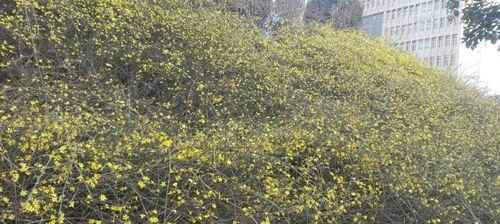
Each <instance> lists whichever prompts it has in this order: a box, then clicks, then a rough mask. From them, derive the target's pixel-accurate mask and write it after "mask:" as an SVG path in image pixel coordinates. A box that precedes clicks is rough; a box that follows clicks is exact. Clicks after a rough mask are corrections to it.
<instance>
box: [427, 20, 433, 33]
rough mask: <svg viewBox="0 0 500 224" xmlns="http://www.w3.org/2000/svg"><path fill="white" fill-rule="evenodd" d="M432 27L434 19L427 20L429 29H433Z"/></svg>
mask: <svg viewBox="0 0 500 224" xmlns="http://www.w3.org/2000/svg"><path fill="white" fill-rule="evenodd" d="M431 29H432V20H430V19H429V20H427V30H431Z"/></svg>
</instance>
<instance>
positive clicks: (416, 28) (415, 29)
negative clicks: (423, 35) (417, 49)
mask: <svg viewBox="0 0 500 224" xmlns="http://www.w3.org/2000/svg"><path fill="white" fill-rule="evenodd" d="M413 32H414V33H417V32H418V23H414V24H413Z"/></svg>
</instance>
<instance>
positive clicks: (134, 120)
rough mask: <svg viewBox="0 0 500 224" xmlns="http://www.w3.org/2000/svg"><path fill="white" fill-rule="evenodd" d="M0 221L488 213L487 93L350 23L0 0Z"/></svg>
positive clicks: (492, 155) (83, 0)
mask: <svg viewBox="0 0 500 224" xmlns="http://www.w3.org/2000/svg"><path fill="white" fill-rule="evenodd" d="M0 4H4V5H2V6H5V7H3V8H2V10H3V11H1V15H0V28H1V29H0V31H2V34H1V36H2V37H4V40H3V42H2V43H0V44H1V45H0V55H1V56H2V59H0V75H1V79H0V80H1V82H2V88H1V90H0V119H1V120H0V130H1V131H0V155H1V156H0V221H1V222H16V221H17V222H43V223H46V222H47V223H64V222H68V223H75V222H78V223H79V222H85V223H112V222H116V223H159V222H162V223H189V222H193V223H197V222H200V223H474V222H478V223H480V222H482V223H493V222H495V221H494V220H498V218H499V217H498V216H499V211H498V209H497V205H498V198H497V192H498V186H499V178H498V168H497V167H498V166H497V161H498V160H499V153H498V142H499V140H500V139H499V135H498V133H499V128H500V125H499V121H500V119H499V118H500V114H499V112H498V105H497V104H495V102H494V101H492V100H488V99H487V98H486V97H484V96H483V95H482V94H481V93H480V92H479V91H478V90H476V89H474V88H473V87H469V86H467V85H465V84H463V83H461V82H459V81H457V78H456V77H454V76H453V75H452V74H447V73H444V72H442V71H439V70H436V69H431V68H426V67H424V66H423V65H421V64H420V63H419V62H417V61H416V60H415V59H414V58H412V56H410V55H408V54H405V53H402V52H397V51H395V50H393V49H391V48H389V47H387V46H385V44H384V43H383V42H381V41H372V40H369V39H367V38H366V37H364V36H363V35H361V34H359V33H356V32H343V33H337V32H335V31H332V30H330V29H329V28H328V27H324V26H311V27H302V26H297V25H288V26H284V27H282V28H281V29H280V30H278V31H277V33H275V34H274V36H272V37H270V38H264V37H263V35H262V33H259V30H258V29H257V28H255V27H254V26H253V25H251V24H248V23H246V22H245V21H240V20H239V18H238V17H237V16H235V15H232V14H230V13H228V12H225V11H223V10H218V9H216V8H213V7H212V8H205V7H208V6H204V5H202V6H200V5H196V4H194V3H193V4H186V3H183V1H175V0H152V1H147V2H144V1H138V0H115V1H100V0H90V1H89V0H72V1H67V0H63V1H60V0H58V1H55V0H24V1H20V0H19V1H17V0H15V1H14V0H8V1H5V3H0Z"/></svg>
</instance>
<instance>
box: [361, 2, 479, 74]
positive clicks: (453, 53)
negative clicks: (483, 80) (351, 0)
mask: <svg viewBox="0 0 500 224" xmlns="http://www.w3.org/2000/svg"><path fill="white" fill-rule="evenodd" d="M363 4H364V12H363V21H362V25H361V30H362V31H363V32H365V33H366V34H367V35H369V36H371V37H373V38H376V37H380V36H384V37H386V38H388V39H389V40H390V41H391V42H392V43H393V45H394V46H395V47H397V48H400V49H402V50H405V51H408V52H411V53H412V54H413V55H415V57H417V58H418V59H420V60H421V61H422V62H424V63H425V64H427V65H429V66H435V67H440V68H443V69H446V70H449V71H457V70H460V69H461V67H467V69H468V70H471V71H472V72H473V73H474V72H475V71H474V70H475V69H474V68H473V67H475V64H477V63H472V62H474V60H471V58H472V59H474V58H475V57H474V52H472V51H471V50H468V49H467V48H465V47H464V46H463V45H462V44H461V41H460V40H461V37H462V33H463V32H462V29H463V28H462V26H461V24H460V22H459V21H460V18H459V17H456V16H450V14H449V13H448V11H447V7H446V5H447V1H446V0H363ZM464 55H467V56H466V57H467V60H466V59H465V56H464ZM462 56H464V57H462ZM464 62H467V64H468V65H467V66H464V65H463V64H464ZM471 64H472V65H471ZM471 71H468V72H471Z"/></svg>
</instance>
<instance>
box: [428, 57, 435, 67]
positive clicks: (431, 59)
mask: <svg viewBox="0 0 500 224" xmlns="http://www.w3.org/2000/svg"><path fill="white" fill-rule="evenodd" d="M429 65H430V66H434V57H431V58H430V59H429Z"/></svg>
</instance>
